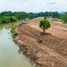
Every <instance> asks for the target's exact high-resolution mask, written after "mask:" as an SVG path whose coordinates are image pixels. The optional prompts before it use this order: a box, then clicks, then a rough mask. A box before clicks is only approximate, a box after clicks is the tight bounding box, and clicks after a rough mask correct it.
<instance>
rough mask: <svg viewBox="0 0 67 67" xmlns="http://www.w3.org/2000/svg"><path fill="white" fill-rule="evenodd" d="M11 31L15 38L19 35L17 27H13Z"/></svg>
mask: <svg viewBox="0 0 67 67" xmlns="http://www.w3.org/2000/svg"><path fill="white" fill-rule="evenodd" d="M11 33H12V37H13V38H15V37H16V36H17V35H18V33H17V31H16V28H12V30H11Z"/></svg>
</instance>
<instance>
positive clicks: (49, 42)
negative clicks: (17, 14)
mask: <svg viewBox="0 0 67 67" xmlns="http://www.w3.org/2000/svg"><path fill="white" fill-rule="evenodd" d="M41 19H42V18H40V17H39V18H35V19H33V20H29V21H26V23H24V24H20V25H17V26H16V30H17V31H18V32H19V34H18V36H17V37H16V38H15V39H14V41H15V42H16V43H18V46H19V48H20V50H21V51H23V53H24V54H26V55H27V56H28V57H29V58H30V59H31V60H32V61H33V63H35V64H36V67H67V49H66V48H67V36H66V35H67V27H66V25H64V24H62V23H59V22H58V21H52V20H49V21H50V22H51V25H52V26H51V28H50V29H48V30H47V31H46V32H47V33H46V34H44V35H42V33H41V32H42V29H41V28H39V25H38V24H39V23H38V22H39V21H40V20H41Z"/></svg>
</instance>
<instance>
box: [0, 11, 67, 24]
mask: <svg viewBox="0 0 67 67" xmlns="http://www.w3.org/2000/svg"><path fill="white" fill-rule="evenodd" d="M36 17H53V18H58V19H62V20H63V21H64V22H65V23H67V13H62V14H60V13H58V12H39V13H32V12H30V13H27V12H11V11H4V12H1V13H0V24H2V23H10V22H16V21H18V20H26V19H33V18H36Z"/></svg>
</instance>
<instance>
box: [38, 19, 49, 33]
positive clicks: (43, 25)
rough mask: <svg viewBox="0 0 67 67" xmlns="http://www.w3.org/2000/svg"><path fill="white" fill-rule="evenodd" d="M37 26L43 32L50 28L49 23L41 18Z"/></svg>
mask: <svg viewBox="0 0 67 67" xmlns="http://www.w3.org/2000/svg"><path fill="white" fill-rule="evenodd" d="M39 26H40V27H41V28H42V29H43V33H45V30H46V29H48V28H50V23H49V21H48V20H46V19H43V20H41V21H40V23H39Z"/></svg>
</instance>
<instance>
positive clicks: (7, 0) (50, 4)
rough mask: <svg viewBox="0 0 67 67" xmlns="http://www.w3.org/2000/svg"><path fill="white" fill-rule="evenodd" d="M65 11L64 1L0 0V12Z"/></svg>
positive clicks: (66, 9)
mask: <svg viewBox="0 0 67 67" xmlns="http://www.w3.org/2000/svg"><path fill="white" fill-rule="evenodd" d="M7 10H8V11H9V10H10V11H27V12H31V11H32V12H40V11H67V1H66V0H62V1H61V0H0V11H7Z"/></svg>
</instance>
